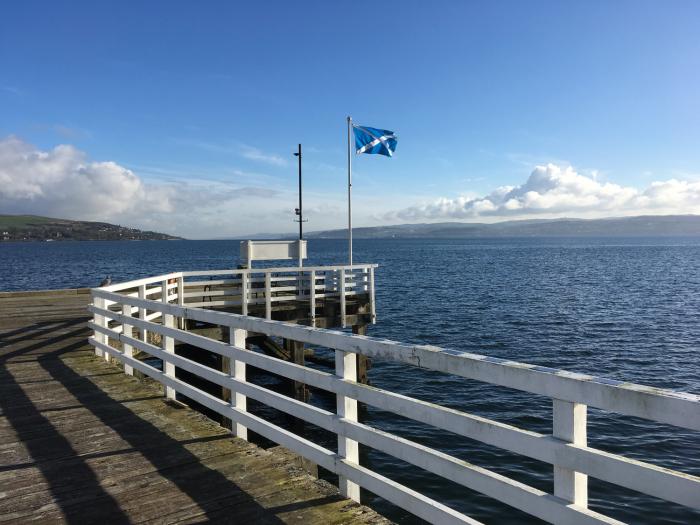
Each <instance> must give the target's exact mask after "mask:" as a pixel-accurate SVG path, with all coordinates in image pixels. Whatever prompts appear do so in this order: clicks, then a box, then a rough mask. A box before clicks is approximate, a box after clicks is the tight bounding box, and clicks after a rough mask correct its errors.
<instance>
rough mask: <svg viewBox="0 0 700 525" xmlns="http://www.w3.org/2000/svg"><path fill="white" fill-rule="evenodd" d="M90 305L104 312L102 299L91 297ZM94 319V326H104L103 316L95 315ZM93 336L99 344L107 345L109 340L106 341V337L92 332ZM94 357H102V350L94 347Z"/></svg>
mask: <svg viewBox="0 0 700 525" xmlns="http://www.w3.org/2000/svg"><path fill="white" fill-rule="evenodd" d="M92 303H93V304H94V305H95V307H97V308H101V309H103V310H104V307H105V300H104V299H102V298H100V297H93V298H92ZM94 319H95V324H96V325H98V326H105V318H104V316H102V315H97V314H95V316H94ZM93 334H94V337H95V339H96V340H97V341H98V342H99V343H104V344H108V343H109V340H108V338H107V336H106V335H104V334H103V333H101V332H97V331H94V332H93ZM95 355H96V356H97V357H102V350H100V349H99V348H97V347H95Z"/></svg>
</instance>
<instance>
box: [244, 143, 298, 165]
mask: <svg viewBox="0 0 700 525" xmlns="http://www.w3.org/2000/svg"><path fill="white" fill-rule="evenodd" d="M241 155H243V157H244V158H246V159H248V160H254V161H258V162H264V163H265V164H270V165H272V166H286V165H287V160H286V159H283V158H282V157H280V156H279V155H274V154H271V153H263V152H262V151H261V150H259V149H258V148H254V147H252V146H245V145H243V146H241Z"/></svg>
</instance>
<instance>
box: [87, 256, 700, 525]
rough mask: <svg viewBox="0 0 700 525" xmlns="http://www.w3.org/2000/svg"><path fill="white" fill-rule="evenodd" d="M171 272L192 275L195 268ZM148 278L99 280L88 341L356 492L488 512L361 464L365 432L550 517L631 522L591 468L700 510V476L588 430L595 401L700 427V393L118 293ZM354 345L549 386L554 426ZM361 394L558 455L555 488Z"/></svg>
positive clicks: (437, 422)
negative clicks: (325, 351) (406, 431)
mask: <svg viewBox="0 0 700 525" xmlns="http://www.w3.org/2000/svg"><path fill="white" fill-rule="evenodd" d="M307 270H310V271H315V270H313V269H307ZM265 271H267V270H265ZM253 273H255V272H253ZM172 275H182V276H183V277H185V276H187V275H188V273H187V272H184V273H182V274H172ZM198 275H201V274H198ZM171 278H172V277H171V276H170V275H166V276H160V277H158V278H157V279H156V280H160V281H162V282H163V283H164V284H163V286H166V287H167V288H168V289H170V288H173V289H175V288H178V290H179V292H182V289H183V288H182V286H183V285H180V284H179V283H180V282H177V281H176V282H175V283H174V284H173V285H172V286H171V285H168V284H167V281H168V280H169V279H171ZM145 282H146V281H143V282H142V281H135V282H131V283H127V284H129V286H125V287H123V288H121V286H122V285H117V286H116V287H115V286H112V287H111V288H110V289H99V288H98V289H94V290H92V296H93V305H91V306H90V307H89V309H90V311H91V312H92V313H93V314H94V316H95V317H94V321H93V322H91V323H90V326H91V328H92V329H93V330H94V336H93V337H91V338H90V343H91V344H92V345H93V346H94V347H95V352H96V353H97V354H98V355H101V356H104V357H106V358H107V359H109V357H110V356H111V357H113V358H116V359H117V360H119V361H121V362H122V363H123V364H124V366H125V371H126V373H129V374H131V373H133V370H139V371H141V372H142V373H143V374H145V375H147V376H150V377H152V378H154V379H155V380H157V381H159V382H160V383H162V384H163V385H164V386H165V389H166V395H167V397H170V398H174V397H175V394H176V393H179V394H181V395H183V396H186V397H188V398H190V399H193V400H195V401H197V402H198V403H201V404H202V405H204V406H206V407H207V408H209V409H211V410H213V411H215V412H217V413H219V414H221V415H223V416H225V417H226V418H229V419H230V420H231V421H232V422H233V423H232V425H233V428H232V430H233V431H234V432H235V434H236V435H237V436H238V437H241V438H243V439H246V438H247V429H248V428H249V429H251V430H253V431H254V432H257V433H258V434H261V435H262V436H265V437H267V438H269V439H271V440H272V441H275V442H277V443H279V444H280V445H282V446H284V447H286V448H288V449H290V450H292V451H294V452H296V453H298V454H300V455H301V456H303V457H305V458H307V459H309V460H311V461H313V462H315V463H317V464H318V465H320V466H322V467H324V468H325V469H327V470H329V471H331V472H334V473H336V474H338V476H339V479H340V489H341V492H342V493H343V494H344V495H345V496H347V497H350V498H352V499H354V500H356V501H359V489H360V487H362V488H365V489H367V490H369V491H371V492H373V493H375V494H377V495H379V496H381V497H383V498H385V499H387V500H389V501H391V502H392V503H394V504H396V505H398V506H400V507H402V508H404V509H406V510H407V511H409V512H411V513H413V514H415V515H417V516H419V517H421V518H423V519H425V520H427V521H429V522H431V523H478V522H476V521H475V520H473V519H472V518H469V517H468V516H466V515H464V514H461V513H460V512H458V511H456V510H455V509H452V508H450V507H448V506H446V505H444V504H442V503H440V502H438V501H436V500H434V499H431V498H429V497H427V496H425V495H423V494H421V493H419V492H417V491H415V490H412V489H410V488H408V487H405V486H403V485H401V484H399V483H397V482H395V481H392V480H391V479H389V478H387V477H385V476H383V475H380V474H378V473H376V472H373V471H372V470H370V469H369V468H367V467H366V466H363V465H360V463H359V455H358V443H363V444H364V445H366V446H368V447H371V448H374V449H377V450H380V451H382V452H385V453H387V454H390V455H392V456H394V457H396V458H399V459H401V460H403V461H406V462H408V463H411V464H413V465H415V466H417V467H419V468H422V469H425V470H427V471H429V472H432V473H434V474H437V475H439V476H442V477H444V478H446V479H449V480H451V481H454V482H457V483H460V484H462V485H463V486H465V487H468V488H470V489H473V490H475V491H478V492H480V493H482V494H485V495H487V496H490V497H492V498H494V499H496V500H499V501H501V502H503V503H505V504H507V505H510V506H512V507H514V508H517V509H520V510H521V511H524V512H526V513H528V514H531V515H533V516H536V517H538V518H541V519H543V520H545V521H547V522H551V523H567V524H568V523H572V524H588V523H620V522H619V521H617V520H615V519H613V518H610V517H607V516H604V515H602V514H600V513H598V512H595V511H593V510H591V509H589V508H588V506H587V495H586V491H587V476H593V477H595V478H598V479H601V480H604V481H607V482H609V483H613V484H616V485H619V486H622V487H626V488H629V489H632V490H635V491H638V492H642V493H644V494H649V495H652V496H656V497H659V498H662V499H665V500H667V501H671V502H674V503H678V504H681V505H685V506H688V507H691V508H693V509H700V478H698V477H696V476H692V475H689V474H686V473H682V472H678V471H675V470H670V469H666V468H662V467H659V466H656V465H653V464H650V463H645V462H641V461H637V460H633V459H629V458H626V457H624V456H620V455H617V454H611V453H608V452H604V451H602V450H598V449H595V448H591V447H588V446H587V441H586V426H587V425H586V411H587V407H588V406H592V407H597V408H600V409H603V410H606V411H609V412H615V413H619V414H625V415H629V416H636V417H640V418H644V419H648V420H652V421H657V422H661V423H665V424H668V425H674V426H677V427H681V428H685V429H692V430H696V431H697V430H700V396H697V395H693V394H686V393H678V392H673V391H669V390H662V389H658V388H651V387H645V386H641V385H635V384H631V383H623V382H620V381H615V380H607V379H601V378H597V377H593V376H589V375H584V374H577V373H572V372H566V371H561V370H556V369H551V368H546V367H541V366H534V365H528V364H523V363H517V362H513V361H507V360H503V359H497V358H491V357H486V356H482V355H476V354H470V353H465V352H460V351H453V350H446V349H443V348H437V347H431V346H414V345H408V344H403V343H398V342H394V341H389V340H385V339H375V338H371V337H365V336H357V335H350V334H346V333H343V332H338V331H331V330H324V329H320V328H315V327H308V326H300V325H295V324H291V323H283V322H279V321H271V320H266V319H261V318H256V317H252V316H246V315H238V314H232V313H227V312H220V311H215V310H210V309H203V308H200V307H192V306H182V305H180V304H177V302H178V301H179V300H180V299H179V297H180V296H181V293H180V295H178V294H177V293H174V294H166V295H165V296H164V297H161V298H160V300H155V299H151V298H149V297H150V296H152V295H153V294H158V292H157V291H155V289H150V290H149V291H148V292H147V293H146V294H145V295H146V297H144V294H143V293H142V294H141V297H139V296H136V295H134V294H133V293H130V294H123V293H119V289H120V288H121V289H122V290H129V289H132V288H133V287H134V286H138V287H140V286H143V284H144V283H145ZM151 282H153V281H151ZM139 289H140V288H139ZM156 314H158V316H160V318H162V320H161V322H158V323H157V322H154V319H155V315H156ZM181 319H194V320H197V321H202V322H206V323H212V324H215V325H219V326H222V327H227V328H228V329H229V333H230V340H229V341H228V342H220V341H215V340H213V339H209V338H207V337H204V336H201V335H197V334H194V333H190V332H187V331H184V330H181V329H178V328H177V326H178V320H181ZM133 328H138V329H139V332H140V334H141V336H140V337H139V338H136V337H134V336H133V331H132V330H133ZM249 331H250V332H256V333H262V334H266V335H269V336H276V337H283V338H287V339H292V340H296V341H302V342H304V343H308V344H311V345H317V346H323V347H327V348H331V349H334V350H335V355H336V358H335V367H336V368H335V374H331V373H327V372H323V371H319V370H315V369H312V368H308V367H305V366H302V365H298V364H294V363H291V362H286V361H283V360H280V359H276V358H274V357H269V356H266V355H263V354H259V353H256V352H252V351H249V350H246V347H245V338H246V334H247V332H249ZM146 332H155V333H157V334H160V336H161V337H160V340H161V342H160V344H159V345H155V344H151V343H149V342H147V340H146V339H145V338H144V336H143V334H144V333H146ZM175 341H180V342H183V343H187V344H190V345H194V346H196V347H199V348H202V349H204V350H208V351H211V352H214V353H216V354H219V355H221V356H224V357H227V358H229V359H230V360H231V363H232V366H231V370H230V372H228V373H226V372H221V371H217V370H214V369H212V368H209V367H207V366H204V365H202V364H199V363H196V362H194V361H192V360H189V359H186V358H185V357H182V356H179V355H176V354H175V353H174V345H175ZM115 343H116V344H115ZM115 346H116V347H115ZM134 348H136V349H138V350H140V351H142V352H145V353H146V354H149V355H151V356H153V357H156V358H160V359H162V360H163V363H164V366H163V370H162V371H161V370H158V369H157V368H154V367H152V366H150V365H148V364H146V363H144V362H142V361H140V360H137V359H135V358H134V357H133V349H134ZM355 354H362V355H365V356H368V357H371V358H373V359H375V360H388V361H398V362H401V363H405V364H409V365H414V366H417V367H421V368H425V369H430V370H436V371H439V372H444V373H447V374H452V375H456V376H461V377H464V378H468V379H473V380H477V381H482V382H486V383H491V384H495V385H499V386H502V387H508V388H513V389H517V390H521V391H525V392H529V393H532V394H537V395H541V396H546V397H549V398H551V399H552V403H553V431H552V434H541V433H537V432H531V431H528V430H523V429H520V428H517V427H514V426H511V425H507V424H503V423H499V422H497V421H494V420H490V419H486V418H483V417H479V416H476V415H472V414H468V413H465V412H461V411H459V410H454V409H451V408H446V407H442V406H439V405H435V404H432V403H429V402H426V401H421V400H418V399H413V398H410V397H406V396H404V395H400V394H397V393H395V392H390V391H387V390H383V389H380V388H376V387H370V386H367V385H363V384H360V383H357V382H356V359H355ZM247 365H252V366H255V367H257V368H260V369H262V370H266V371H268V372H271V373H274V374H278V375H280V376H284V377H287V378H290V379H292V380H294V381H298V382H301V383H304V384H307V385H312V386H314V387H316V388H320V389H323V390H326V391H329V392H333V393H335V394H336V396H337V409H336V411H335V412H331V411H328V410H324V409H321V408H318V407H315V406H312V405H309V404H306V403H303V402H301V401H298V400H295V399H293V398H291V397H287V396H285V395H282V394H280V393H277V392H273V391H271V390H268V389H266V388H263V387H261V386H258V385H255V384H252V383H249V382H247V381H246V366H247ZM175 367H178V368H182V369H183V370H187V371H188V372H191V373H193V374H195V375H197V376H199V377H201V378H204V379H206V380H208V381H211V382H213V383H215V384H218V385H220V386H221V387H223V388H225V389H229V390H230V391H231V393H232V395H231V397H230V399H231V400H230V401H224V400H222V399H219V398H217V397H215V396H212V395H210V394H208V393H206V392H204V391H202V390H199V389H197V388H196V387H194V386H192V385H190V384H188V383H185V382H184V381H182V380H180V379H178V378H176V377H175ZM248 397H250V398H252V399H255V400H257V401H259V402H260V403H263V404H266V405H268V406H270V407H273V408H275V409H278V410H281V411H283V412H285V413H287V414H290V415H292V416H294V417H297V418H300V419H303V420H305V421H308V422H310V423H312V424H314V425H317V426H319V427H321V428H324V429H326V430H328V431H330V432H333V433H335V434H337V436H338V448H337V452H336V451H334V450H329V449H328V448H325V447H323V446H321V445H319V444H317V443H314V442H311V441H309V440H307V439H305V438H302V437H300V436H298V435H296V434H294V433H292V432H290V431H288V430H285V429H283V428H281V427H279V426H276V425H274V424H272V423H270V422H269V421H266V420H264V419H262V418H260V417H258V416H256V415H254V414H251V413H250V412H248V411H247V410H246V399H247V398H248ZM358 401H359V402H362V403H366V404H368V405H371V406H374V407H377V408H379V409H382V410H386V411H390V412H394V413H396V414H399V415H401V416H404V417H407V418H411V419H413V420H416V421H419V422H422V423H425V424H428V425H432V426H434V427H436V428H438V429H442V430H447V431H450V432H453V433H455V434H458V435H461V436H464V437H467V438H470V439H474V440H478V441H481V442H483V443H487V444H489V445H493V446H496V447H500V448H502V449H505V450H509V451H511V452H515V453H517V454H521V455H524V456H527V457H530V458H534V459H536V460H539V461H543V462H546V463H549V464H551V465H552V466H553V479H554V493H553V494H549V493H547V492H544V491H542V490H539V489H536V488H533V487H531V486H528V485H526V484H523V483H520V482H518V481H515V480H513V479H511V478H508V477H506V476H503V475H501V474H498V473H496V472H493V471H491V470H487V469H485V468H481V467H478V466H475V465H473V464H471V463H468V462H466V461H463V460H460V459H458V458H455V457H453V456H450V455H448V454H445V453H442V452H440V451H438V450H435V449H432V448H430V447H427V446H424V445H421V444H418V443H415V442H413V441H410V440H408V439H406V438H404V437H401V436H397V435H394V434H390V433H386V432H384V431H381V430H378V429H376V428H373V427H371V426H368V425H365V424H362V423H359V422H358V421H357V403H358Z"/></svg>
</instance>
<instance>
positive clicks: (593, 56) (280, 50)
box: [0, 0, 700, 238]
mask: <svg viewBox="0 0 700 525" xmlns="http://www.w3.org/2000/svg"><path fill="white" fill-rule="evenodd" d="M699 26H700V3H698V2H695V1H685V2H684V1H673V0H672V1H669V2H645V1H635V2H625V1H616V2H607V1H602V0H599V1H591V2H546V1H537V2H515V1H514V2H505V1H495V2H461V1H454V2H431V3H426V2H417V1H407V2H381V4H377V3H375V2H366V1H356V2H345V3H340V2H282V1H280V2H274V1H267V2H255V3H253V2H240V3H238V2H236V3H234V2H215V1H212V2H177V1H167V2H165V1H161V2H158V1H153V2H136V1H124V0H122V1H119V2H109V1H106V2H81V1H72V2H49V1H45V2H35V1H32V0H23V1H22V2H10V3H8V4H7V5H5V6H4V7H3V14H2V16H1V17H0V213H32V214H39V215H47V216H54V217H61V218H73V219H85V220H105V221H109V222H114V223H118V224H122V225H127V226H133V227H139V228H145V229H153V230H157V231H164V232H167V233H172V234H176V235H181V236H185V237H188V238H222V237H240V236H249V235H253V234H256V233H265V232H274V233H277V232H293V231H295V230H296V228H297V225H296V224H295V223H294V208H295V207H296V200H297V167H296V160H295V158H294V157H293V156H292V153H293V152H294V151H295V150H296V146H297V143H302V145H303V152H304V156H303V160H304V165H303V168H304V209H305V215H306V216H307V217H308V219H309V222H308V223H307V224H306V225H305V228H306V229H307V230H309V231H311V230H324V229H329V228H343V227H345V225H346V221H347V208H346V206H347V196H346V192H347V143H346V140H347V131H346V117H347V116H348V115H351V116H352V117H353V119H354V121H355V122H357V123H358V124H362V125H368V126H373V127H378V128H384V129H388V130H392V131H394V132H395V133H396V134H397V136H398V148H397V151H396V154H395V155H394V157H392V158H387V157H384V156H380V155H359V156H353V167H354V169H353V217H354V224H355V225H357V226H373V225H381V224H399V223H409V222H414V223H415V222H444V221H464V222H494V221H500V220H511V219H529V218H551V217H582V218H594V217H607V216H624V215H642V214H669V213H700V140H699V139H700V89H699V88H698V86H700V31H698V29H697V28H698V27H699Z"/></svg>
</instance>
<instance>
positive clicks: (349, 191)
mask: <svg viewBox="0 0 700 525" xmlns="http://www.w3.org/2000/svg"><path fill="white" fill-rule="evenodd" d="M351 134H352V117H348V257H349V262H350V265H352V154H351V150H350V136H351Z"/></svg>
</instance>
